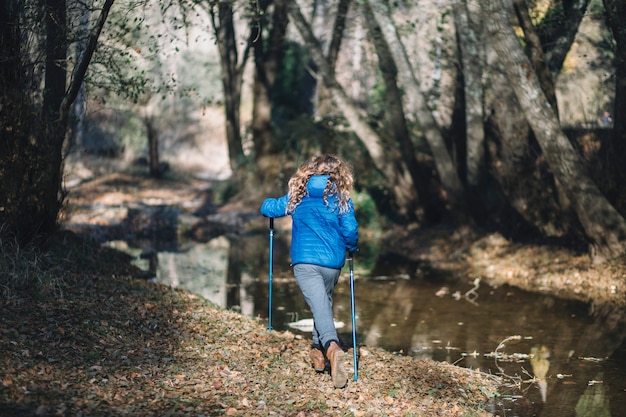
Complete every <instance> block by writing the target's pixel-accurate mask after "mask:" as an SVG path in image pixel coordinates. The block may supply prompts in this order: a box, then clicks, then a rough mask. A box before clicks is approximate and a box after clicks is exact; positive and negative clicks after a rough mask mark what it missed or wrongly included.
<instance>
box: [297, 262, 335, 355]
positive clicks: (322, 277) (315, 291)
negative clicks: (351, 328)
mask: <svg viewBox="0 0 626 417" xmlns="http://www.w3.org/2000/svg"><path fill="white" fill-rule="evenodd" d="M293 274H294V276H295V277H296V281H297V282H298V286H299V287H300V291H301V292H302V295H303V296H304V299H305V300H306V302H307V304H308V305H309V308H310V309H311V312H312V313H313V322H314V325H313V344H314V345H320V346H323V347H325V346H326V344H327V343H329V342H330V341H331V340H335V341H337V342H338V341H339V338H338V336H337V330H336V329H335V323H334V321H333V290H334V289H335V285H337V282H338V281H339V275H340V274H341V269H334V268H326V267H324V266H319V265H312V264H296V265H294V266H293Z"/></svg>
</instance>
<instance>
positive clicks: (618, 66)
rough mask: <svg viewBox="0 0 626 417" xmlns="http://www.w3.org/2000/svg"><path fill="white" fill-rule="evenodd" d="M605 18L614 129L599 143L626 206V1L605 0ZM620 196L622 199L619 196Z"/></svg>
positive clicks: (614, 188) (622, 201)
mask: <svg viewBox="0 0 626 417" xmlns="http://www.w3.org/2000/svg"><path fill="white" fill-rule="evenodd" d="M604 7H605V9H606V18H607V21H608V23H609V27H610V29H611V33H612V34H613V39H614V40H615V101H614V103H613V131H612V132H611V136H610V138H609V140H608V141H605V142H603V143H602V147H603V149H602V153H603V154H604V155H606V161H607V165H608V167H607V170H606V171H607V173H608V175H609V176H610V178H611V183H612V184H613V187H611V188H612V189H613V193H615V194H616V196H615V197H616V200H618V201H617V202H618V203H620V202H621V207H622V208H624V206H626V196H625V193H624V191H622V190H623V189H624V184H623V181H624V178H625V177H626V166H624V161H625V160H626V120H624V115H626V25H624V21H625V19H626V4H625V3H624V2H623V1H620V0H604ZM620 199H621V200H620Z"/></svg>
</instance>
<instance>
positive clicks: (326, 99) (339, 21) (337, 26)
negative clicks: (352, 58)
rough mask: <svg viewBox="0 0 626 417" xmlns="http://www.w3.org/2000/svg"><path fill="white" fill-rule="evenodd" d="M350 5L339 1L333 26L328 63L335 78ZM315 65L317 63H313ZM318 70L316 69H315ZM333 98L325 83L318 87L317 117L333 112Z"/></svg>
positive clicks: (344, 0)
mask: <svg viewBox="0 0 626 417" xmlns="http://www.w3.org/2000/svg"><path fill="white" fill-rule="evenodd" d="M350 3H352V0H339V4H338V5H337V13H336V17H335V22H334V24H333V31H332V36H331V40H330V44H329V46H328V52H327V54H326V60H327V62H328V68H329V69H330V71H331V74H330V76H332V77H334V76H335V65H336V64H337V58H338V57H339V50H340V49H341V43H342V41H343V32H344V29H345V27H346V19H347V16H348V11H349V10H350ZM313 65H315V63H313ZM313 70H316V68H313ZM332 101H333V100H332V97H331V95H330V94H329V93H328V91H327V90H326V86H325V85H324V83H319V84H318V85H317V100H316V102H317V104H316V106H315V114H316V116H318V117H320V116H324V115H326V114H328V113H330V112H331V111H332V110H333V103H332Z"/></svg>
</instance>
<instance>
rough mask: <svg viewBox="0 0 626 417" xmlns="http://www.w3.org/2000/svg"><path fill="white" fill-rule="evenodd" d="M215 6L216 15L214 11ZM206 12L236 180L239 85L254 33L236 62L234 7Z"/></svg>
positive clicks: (224, 3)
mask: <svg viewBox="0 0 626 417" xmlns="http://www.w3.org/2000/svg"><path fill="white" fill-rule="evenodd" d="M215 6H217V16H216V12H215ZM209 13H210V15H211V23H212V26H213V31H214V32H215V36H216V38H217V46H218V50H219V54H220V67H221V72H222V88H223V91H224V112H225V114H224V116H225V118H226V142H227V144H228V160H229V162H230V169H231V171H232V173H233V176H234V177H235V178H238V173H239V164H240V163H241V160H242V159H243V156H244V152H243V145H242V143H241V130H240V129H241V115H240V106H241V83H242V80H243V71H244V68H245V64H246V62H247V58H248V53H249V50H250V45H252V39H253V36H254V35H253V34H252V32H251V33H250V37H249V39H248V43H247V45H246V48H245V50H244V53H243V57H242V61H241V63H239V62H238V59H239V57H238V53H237V41H236V39H235V23H234V16H233V13H234V12H233V5H232V3H231V2H228V1H219V2H218V4H217V5H215V4H210V6H209Z"/></svg>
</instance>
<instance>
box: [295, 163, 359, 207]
mask: <svg viewBox="0 0 626 417" xmlns="http://www.w3.org/2000/svg"><path fill="white" fill-rule="evenodd" d="M314 175H329V178H328V182H327V183H326V188H325V189H324V202H325V203H326V204H328V196H329V195H335V196H336V197H337V206H338V207H339V213H340V214H341V213H345V212H346V211H348V207H349V205H348V201H349V200H350V191H351V190H352V185H353V183H354V177H353V175H352V168H351V167H350V165H348V164H347V163H346V162H344V161H342V160H341V159H339V158H338V157H336V156H334V155H320V156H314V157H313V158H311V159H310V160H309V161H308V162H305V163H303V164H301V165H300V166H299V167H298V170H297V171H296V173H295V174H294V175H293V176H292V177H291V178H290V179H289V202H288V203H287V213H293V211H294V210H295V209H296V207H297V206H298V204H300V202H301V201H302V198H303V197H304V196H305V195H306V185H307V183H308V181H309V178H311V177H312V176H314Z"/></svg>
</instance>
